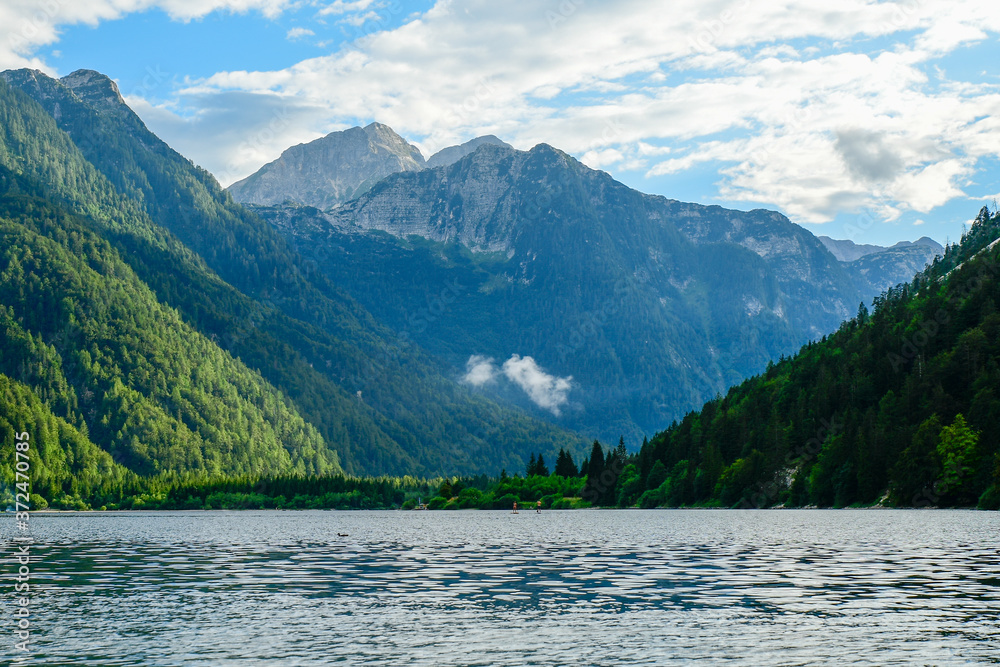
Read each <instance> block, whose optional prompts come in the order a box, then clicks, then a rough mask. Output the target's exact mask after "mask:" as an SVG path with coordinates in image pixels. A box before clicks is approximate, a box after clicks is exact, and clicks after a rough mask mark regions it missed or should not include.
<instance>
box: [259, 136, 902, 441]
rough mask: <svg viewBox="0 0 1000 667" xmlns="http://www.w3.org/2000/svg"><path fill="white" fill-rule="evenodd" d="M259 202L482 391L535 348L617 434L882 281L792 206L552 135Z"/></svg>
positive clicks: (806, 329)
mask: <svg viewBox="0 0 1000 667" xmlns="http://www.w3.org/2000/svg"><path fill="white" fill-rule="evenodd" d="M260 212H261V213H262V214H263V215H264V216H265V218H267V219H268V220H269V221H270V222H271V223H272V224H274V225H275V226H276V227H277V228H278V229H279V230H280V231H281V232H282V233H284V234H285V235H286V236H287V237H288V238H289V239H291V240H292V242H293V243H294V244H295V246H296V248H297V249H298V250H299V251H300V252H301V253H302V254H303V255H305V256H306V257H308V258H310V259H312V260H314V261H315V262H316V265H317V266H318V267H319V268H320V269H321V270H322V271H324V272H325V273H327V275H329V276H331V278H332V279H333V280H334V282H336V283H337V284H339V285H341V286H343V287H344V288H345V289H347V290H348V291H350V292H351V294H352V295H354V297H355V298H357V299H358V300H359V301H361V302H362V303H364V305H365V306H366V307H367V308H369V309H370V310H371V311H372V312H373V313H375V314H376V316H377V317H379V318H380V319H382V320H383V321H385V322H387V323H388V324H389V325H390V326H392V327H394V328H396V329H397V330H398V331H400V332H401V333H403V334H405V335H406V336H409V337H410V338H412V339H413V340H416V341H417V342H419V343H420V344H421V345H422V346H424V347H426V348H427V349H429V350H430V351H432V352H434V353H436V354H438V355H439V356H441V358H443V359H444V360H445V361H446V362H447V363H449V364H450V365H452V367H453V369H454V373H455V374H456V375H457V376H462V375H466V377H467V379H468V380H469V381H470V382H472V383H474V384H476V383H479V380H483V379H485V380H489V381H483V382H481V383H480V384H481V390H482V391H486V392H489V393H495V394H499V395H505V396H509V397H511V398H515V399H516V393H517V392H516V391H513V393H512V391H511V387H510V384H511V383H509V382H505V381H504V378H503V374H502V373H498V372H496V371H497V370H498V369H500V368H501V366H502V365H504V364H505V360H515V362H517V360H519V359H523V358H524V357H526V356H530V357H531V358H532V359H533V360H534V361H535V362H536V363H537V364H538V366H539V368H541V369H544V370H545V372H546V373H547V374H548V375H547V376H546V378H542V379H544V380H545V381H547V382H549V384H548V385H547V386H549V387H550V388H551V387H553V386H554V384H553V383H554V382H555V381H556V380H558V379H559V378H563V379H567V383H568V385H569V386H570V387H571V388H570V389H569V390H568V391H567V392H566V394H565V401H564V403H562V404H560V406H558V410H552V409H551V405H550V404H545V403H544V402H539V401H534V402H535V404H536V405H537V406H538V407H537V408H536V409H537V410H538V413H539V414H541V415H547V416H548V418H549V419H552V420H554V421H556V422H557V423H560V424H564V425H567V426H570V427H573V428H576V429H581V430H584V431H585V432H587V433H588V434H590V435H595V436H600V437H601V438H603V439H607V440H614V439H617V436H618V434H619V433H624V434H626V436H628V437H631V438H637V437H640V436H641V434H643V433H652V432H655V431H657V430H659V429H662V428H663V427H664V426H665V425H667V424H669V423H670V421H671V420H673V419H675V418H677V417H680V416H682V415H683V414H684V413H685V412H687V411H688V410H690V409H692V408H694V407H695V406H697V405H700V404H701V403H702V402H703V401H704V400H705V399H706V398H710V397H712V396H714V395H715V394H716V392H720V391H724V390H725V388H726V387H728V386H729V385H731V384H733V383H734V382H737V381H739V380H740V379H742V378H745V377H747V376H749V375H752V374H754V373H757V372H760V371H761V370H763V369H764V367H765V366H766V365H767V363H768V361H769V360H771V359H776V358H778V357H779V356H780V355H782V354H789V353H791V352H793V351H795V350H797V349H798V348H799V346H800V345H802V344H803V343H805V342H806V341H808V340H811V339H815V338H819V337H821V336H822V335H823V334H826V333H829V332H830V331H833V330H835V329H836V328H837V327H838V326H839V324H840V323H841V322H842V321H843V320H845V319H846V318H848V317H850V316H852V315H853V314H854V313H856V312H857V310H858V305H859V303H860V302H861V301H862V300H864V301H870V300H871V298H872V297H874V296H875V295H876V294H878V293H879V292H880V291H881V289H880V288H876V287H875V286H873V285H868V284H864V282H865V281H864V279H863V278H859V277H858V276H856V275H854V274H852V273H851V267H849V266H848V265H846V264H844V263H843V262H840V261H838V260H837V258H836V257H834V256H833V255H832V254H831V253H830V252H829V251H828V250H827V249H826V248H825V247H824V245H823V244H822V243H821V242H820V241H819V240H818V239H817V238H816V237H815V236H813V235H812V234H811V233H809V232H808V231H807V230H805V229H804V228H802V227H800V226H798V225H795V224H793V223H791V222H790V221H789V220H788V219H787V218H785V217H784V216H782V215H781V214H779V213H775V212H772V211H765V210H755V211H749V212H742V211H732V210H727V209H723V208H720V207H718V206H701V205H698V204H688V203H682V202H678V201H674V200H669V199H665V198H663V197H659V196H652V195H646V194H643V193H640V192H637V191H635V190H632V189H630V188H628V187H626V186H625V185H623V184H621V183H618V182H616V181H615V180H614V179H612V178H611V177H610V176H609V175H608V174H606V173H604V172H600V171H594V170H592V169H589V168H587V167H586V166H584V165H582V164H581V163H579V162H578V161H576V160H575V159H573V158H572V157H570V156H568V155H566V154H565V153H563V152H561V151H558V150H556V149H554V148H552V147H550V146H547V145H544V144H543V145H539V146H536V147H535V148H533V149H532V150H530V151H517V150H514V149H511V148H509V147H505V146H499V145H495V144H485V145H480V146H479V147H478V148H477V149H476V150H475V151H474V152H472V153H471V154H468V155H466V156H465V157H463V158H462V159H460V160H458V161H456V162H455V163H453V164H451V165H448V166H445V167H441V168H438V169H427V170H423V171H419V172H410V173H399V174H394V175H392V176H389V177H387V178H385V179H384V180H382V181H380V182H379V183H377V184H376V185H375V186H373V187H372V188H371V190H369V191H368V192H366V193H365V194H363V195H362V196H360V197H359V198H357V199H354V200H352V201H350V202H346V203H344V204H343V205H341V206H340V207H338V208H337V209H335V210H332V211H329V212H327V213H323V212H321V211H319V210H317V209H315V208H308V207H276V208H271V209H266V210H261V211H260ZM911 277H912V272H909V273H907V274H905V275H903V276H902V277H901V278H902V279H903V280H909V279H910V278H911ZM456 286H457V287H456ZM489 359H492V360H493V361H492V362H489V361H488V360H489ZM477 370H478V371H482V374H481V375H477V374H476V372H474V371H477ZM523 401H524V404H525V405H526V406H528V405H530V403H531V401H530V400H529V399H528V398H524V399H523ZM633 441H634V440H633Z"/></svg>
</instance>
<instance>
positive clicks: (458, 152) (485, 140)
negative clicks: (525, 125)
mask: <svg viewBox="0 0 1000 667" xmlns="http://www.w3.org/2000/svg"><path fill="white" fill-rule="evenodd" d="M483 144H491V145H493V146H503V147H504V148H513V147H512V146H511V145H510V144H508V143H507V142H505V141H501V140H500V139H498V138H497V137H495V136H493V135H492V134H487V135H486V136H482V137H476V138H475V139H473V140H471V141H466V142H465V143H464V144H462V145H461V146H449V147H448V148H442V149H441V150H439V151H438V152H437V153H435V154H434V155H432V156H431V157H430V158H429V159H428V160H427V168H428V169H433V168H434V167H447V166H448V165H449V164H454V163H455V162H458V161H459V160H461V159H462V158H463V157H465V156H466V155H469V154H470V153H474V152H475V150H476V149H477V148H479V147H480V146H482V145H483Z"/></svg>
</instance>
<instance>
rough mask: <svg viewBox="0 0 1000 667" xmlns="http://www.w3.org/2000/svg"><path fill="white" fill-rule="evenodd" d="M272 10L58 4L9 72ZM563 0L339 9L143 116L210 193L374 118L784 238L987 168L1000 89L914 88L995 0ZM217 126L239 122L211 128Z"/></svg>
mask: <svg viewBox="0 0 1000 667" xmlns="http://www.w3.org/2000/svg"><path fill="white" fill-rule="evenodd" d="M291 4H292V3H291V2H288V1H284V0H210V1H208V2H202V1H201V0H198V1H196V0H160V1H154V0H96V1H95V2H90V3H74V4H72V5H70V4H68V3H67V4H66V5H65V6H62V5H60V6H59V9H57V12H58V16H54V17H51V19H46V20H45V21H43V22H42V25H41V26H40V27H39V29H38V31H37V34H35V35H34V36H33V37H32V38H31V40H29V42H28V43H27V44H28V46H25V47H24V48H23V49H22V50H21V51H18V52H17V54H18V55H17V59H19V60H17V62H16V64H19V65H23V64H29V65H31V66H43V65H44V63H38V62H37V61H36V60H33V59H32V57H31V52H32V50H31V48H30V47H31V46H32V45H34V46H37V45H39V44H46V43H51V42H53V41H55V40H56V38H57V35H56V32H55V29H56V27H57V26H58V25H66V24H70V23H81V22H87V23H95V22H98V21H101V20H106V19H109V18H114V17H117V16H120V15H122V14H124V13H126V12H129V11H140V10H142V9H147V8H149V7H153V6H157V7H161V8H163V9H165V10H166V11H168V12H170V13H171V15H172V16H174V17H175V18H177V19H179V20H189V19H191V18H196V17H198V16H202V15H204V14H207V13H208V12H210V11H213V10H215V9H221V8H224V9H230V10H233V11H243V10H248V9H255V10H259V11H261V12H264V13H266V14H269V15H274V14H276V13H278V12H280V11H282V9H283V8H286V7H287V6H289V5H291ZM570 4H571V5H572V8H573V10H572V11H565V12H563V13H562V14H560V17H559V18H560V20H558V21H552V20H550V19H551V17H550V16H549V15H548V13H549V12H551V8H550V7H549V6H547V5H538V4H536V3H496V2H492V1H489V0H466V1H465V2H462V3H454V2H448V1H445V0H442V1H441V2H438V3H437V4H436V5H435V6H434V7H433V8H431V9H430V10H429V11H427V12H425V13H423V14H421V15H419V16H411V17H408V18H407V19H406V21H405V22H404V24H403V25H401V26H399V27H397V28H394V29H391V30H390V29H387V26H388V25H389V24H390V22H389V21H388V20H383V16H387V15H389V14H392V15H397V14H400V13H401V11H402V10H401V9H396V6H397V5H396V3H385V2H376V1H375V0H356V1H346V0H337V1H336V2H332V3H327V4H325V5H324V6H323V7H322V8H321V9H320V10H319V14H321V15H323V16H330V17H335V18H336V19H337V20H338V21H340V22H349V21H354V22H355V23H356V22H358V21H362V22H365V25H366V26H368V28H369V29H366V30H360V29H359V30H357V31H356V32H357V33H358V35H359V36H365V39H363V40H360V41H357V42H354V43H353V44H349V45H348V46H346V47H344V48H342V49H341V50H340V51H338V52H336V53H332V54H329V55H326V56H323V57H319V58H312V59H309V60H304V61H302V62H299V63H297V64H295V65H293V66H291V67H288V68H286V69H282V70H278V71H270V72H266V71H265V72H246V71H231V72H219V73H218V74H216V75H214V76H212V77H208V78H207V79H204V80H201V81H195V82H192V83H191V84H190V85H188V86H187V87H186V88H185V89H184V90H183V91H181V93H180V98H179V99H178V105H177V106H176V107H157V108H148V109H147V111H148V112H149V113H150V114H152V115H150V116H149V117H148V118H147V117H146V115H144V116H143V117H144V118H146V119H147V121H148V123H149V124H150V127H151V128H152V129H153V130H154V131H157V132H159V133H162V134H164V138H165V139H167V140H168V141H170V142H171V143H175V144H177V147H178V148H179V149H181V150H182V152H185V153H186V154H188V155H189V156H191V157H192V158H193V159H195V161H197V162H200V163H202V164H203V165H204V166H206V167H207V168H209V169H210V170H212V171H216V170H218V169H220V168H221V169H223V170H224V172H225V173H224V174H223V175H222V178H221V180H224V181H231V180H235V179H236V178H241V177H243V176H246V175H248V174H249V173H250V172H252V171H254V170H255V169H256V168H258V167H260V166H261V164H263V163H264V162H267V161H269V160H272V159H274V158H276V157H277V156H278V154H280V152H281V151H282V150H283V149H284V148H286V147H287V146H288V145H290V143H294V142H296V141H303V140H307V139H308V138H314V137H316V136H320V135H321V134H324V133H326V132H329V131H332V130H334V129H340V128H342V127H345V126H350V125H353V124H356V123H365V122H368V121H370V120H375V119H377V120H379V121H381V122H384V123H387V124H389V125H390V126H392V127H393V128H394V129H396V130H397V131H399V132H400V133H401V134H403V135H404V136H405V137H407V138H408V139H410V140H411V141H413V142H414V143H416V144H417V145H419V146H420V147H421V148H422V149H423V150H424V151H425V153H427V154H430V153H432V152H434V151H435V150H436V149H439V148H441V147H444V146H446V145H450V144H453V143H459V142H461V141H464V140H467V139H469V138H471V137H473V136H476V135H480V134H487V133H490V134H496V135H498V136H500V137H501V138H503V139H505V140H507V141H509V142H510V143H512V144H514V145H515V146H517V147H518V148H530V147H531V146H532V145H534V144H536V143H539V142H546V143H550V144H552V145H554V146H557V147H559V148H561V149H563V150H567V151H568V152H570V153H572V154H574V155H578V156H582V158H583V159H584V161H585V162H587V163H588V164H591V165H592V166H595V167H601V168H605V169H609V170H612V171H614V170H615V169H618V170H641V171H642V172H646V173H648V174H649V175H650V176H657V175H667V174H675V173H679V172H682V171H685V170H687V169H690V168H692V167H695V166H701V167H704V166H705V165H706V164H713V165H718V166H717V167H716V168H717V171H718V172H719V174H720V177H719V179H718V185H717V187H718V196H719V197H720V198H724V199H727V200H735V201H746V202H753V203H767V204H768V205H775V206H779V207H781V208H782V210H783V211H784V212H786V213H788V214H789V215H790V216H791V217H792V218H793V219H795V220H797V221H800V222H824V221H829V220H831V219H833V218H834V217H836V216H837V215H838V214H840V213H844V212H850V211H852V210H856V209H859V208H872V209H875V210H878V211H880V212H881V213H882V214H884V216H885V217H886V218H887V219H893V218H895V217H898V216H899V215H900V214H901V213H902V212H903V211H906V210H916V211H927V210H930V209H933V208H934V207H936V206H940V205H941V204H942V203H944V202H947V201H949V200H950V199H951V198H954V197H960V196H963V188H965V187H967V185H966V184H967V182H968V181H969V179H970V178H971V177H973V176H974V175H975V173H976V172H977V170H978V169H980V166H979V165H980V161H981V160H983V159H984V158H991V157H996V156H997V155H998V154H1000V87H997V86H996V85H994V84H992V83H990V80H989V79H986V78H985V77H984V79H983V81H986V82H985V83H984V82H982V81H979V82H977V81H957V80H950V79H948V76H947V72H946V71H945V72H940V73H939V74H935V75H933V78H931V77H929V76H928V72H932V71H933V69H932V68H933V66H934V65H937V64H938V63H936V62H935V59H937V58H940V56H942V55H946V54H949V53H952V52H954V51H955V50H956V49H958V48H960V47H962V46H966V45H970V44H974V43H976V42H979V41H982V40H984V39H996V29H997V28H996V26H1000V4H998V3H996V2H995V1H994V0H955V1H947V0H920V1H919V2H913V1H912V0H898V1H885V2H869V1H868V0H844V1H843V2H839V3H834V4H831V3H829V2H821V1H820V0H790V2H787V3H763V2H750V1H749V0H735V2H727V1H721V0H716V1H708V2H706V1H704V0H678V1H677V2H674V3H672V4H671V6H670V10H669V11H663V10H662V8H659V7H657V6H654V5H650V4H649V3H648V2H644V1H643V0H619V1H617V2H611V1H606V2H599V1H597V0H588V2H586V3H569V4H566V3H563V5H558V7H564V6H565V7H569V6H570ZM77 5H82V6H77ZM35 7H36V5H35V3H34V2H33V1H32V2H29V1H28V0H16V1H14V2H7V3H4V4H3V5H2V6H0V26H4V27H3V28H0V36H3V35H4V34H6V35H7V36H8V37H9V36H10V35H11V34H13V33H17V32H18V31H19V30H20V28H19V27H17V26H19V25H21V23H23V21H24V20H29V19H30V17H31V16H32V15H33V13H34V12H35V11H36V9H35ZM559 11H560V12H561V11H562V10H561V9H560V10H559ZM371 12H375V13H376V16H373V15H372V14H371ZM11 26H14V27H11ZM869 38H880V39H878V40H872V39H869ZM4 43H8V42H4ZM791 44H795V47H796V48H793V47H792V46H791ZM873 44H877V46H873ZM10 53H11V51H10V50H8V53H7V56H8V57H7V61H8V64H9V61H10V60H11V56H10ZM2 57H3V52H2V48H0V59H2ZM251 100H252V101H257V102H260V101H263V100H270V102H269V103H268V105H266V108H267V109H268V112H267V113H270V110H271V109H273V108H274V107H275V106H279V107H280V106H282V105H283V106H284V107H287V108H288V110H289V112H288V113H289V114H290V115H291V116H292V117H293V118H294V119H295V123H297V124H300V123H301V125H299V126H298V127H296V128H294V129H292V128H286V129H285V130H283V131H269V129H268V124H269V123H270V122H271V121H270V120H269V119H268V118H267V113H265V114H264V117H261V114H259V113H255V112H252V111H250V110H248V109H245V108H243V106H242V105H245V104H246V103H248V102H249V101H251ZM234 105H236V106H234ZM178 109H183V110H184V112H183V113H181V112H178ZM188 116H190V117H191V118H190V119H188ZM222 119H227V120H228V121H229V122H231V123H243V124H242V125H239V126H238V127H236V126H234V127H233V128H232V129H231V130H227V128H226V127H225V126H224V125H223V124H222V122H221V120H222ZM185 124H186V125H185ZM185 127H186V131H182V128H185ZM220 129H221V130H222V132H221V133H220V134H215V133H216V132H218V131H219V130H220ZM247 137H253V140H252V141H250V142H249V144H248V139H247ZM188 147H189V148H188ZM651 147H655V150H651ZM220 165H222V167H220ZM216 173H218V172H216ZM935 179H938V180H935ZM670 194H671V195H672V196H674V195H677V194H680V193H670Z"/></svg>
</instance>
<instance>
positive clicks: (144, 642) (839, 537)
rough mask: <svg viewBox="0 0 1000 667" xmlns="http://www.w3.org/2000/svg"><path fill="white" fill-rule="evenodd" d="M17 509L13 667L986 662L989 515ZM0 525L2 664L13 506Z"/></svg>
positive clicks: (996, 595)
mask: <svg viewBox="0 0 1000 667" xmlns="http://www.w3.org/2000/svg"><path fill="white" fill-rule="evenodd" d="M31 521H32V535H33V537H34V540H35V545H34V547H33V550H34V554H35V556H36V560H35V561H34V562H33V563H32V564H31V569H32V577H33V582H34V584H35V589H34V594H33V598H32V605H33V608H34V616H33V617H32V620H31V623H32V630H33V634H32V638H33V641H32V644H31V650H32V653H31V656H32V657H31V659H27V660H25V661H24V662H20V663H18V664H25V665H56V664H58V665H105V666H111V665H233V666H237V665H238V666H240V667H245V666H251V665H328V664H335V663H339V664H346V665H435V666H438V665H674V664H677V665H680V664H688V663H690V662H692V661H699V660H700V661H703V662H704V664H712V665H714V664H725V665H817V664H825V665H973V664H1000V555H998V547H1000V513H997V512H974V511H947V510H829V511H827V510H773V511H752V510H751V511H739V510H718V511H715V510H676V511H674V510H649V511H638V510H621V511H610V510H593V511H590V510H580V511H562V512H559V511H548V512H543V513H542V514H536V513H535V512H534V511H522V512H521V513H520V514H518V515H511V514H510V513H509V512H500V511H497V512H492V511H463V512H393V511H385V512H320V511H317V512H280V511H261V512H190V513H189V512H135V513H85V514H62V515H37V514H36V515H33V516H32V519H31ZM0 527H2V535H3V537H4V540H5V546H6V551H7V558H5V560H4V570H3V574H4V593H3V599H4V609H5V610H6V612H5V614H4V621H5V623H6V624H7V627H5V628H3V631H2V633H0V634H2V636H3V646H2V648H0V662H2V663H4V664H6V662H7V660H8V659H10V657H11V655H12V654H13V641H12V640H11V639H10V637H11V636H12V632H11V629H12V627H13V622H12V621H11V620H10V619H11V618H12V613H13V607H14V603H13V601H14V600H15V595H14V593H13V576H14V573H15V572H16V569H17V565H16V563H14V561H13V560H12V558H11V556H10V554H11V553H12V548H11V547H10V542H9V538H10V537H11V536H12V535H13V534H14V525H13V519H12V517H5V518H4V520H2V521H0ZM343 535H346V536H343ZM12 563H13V564H12Z"/></svg>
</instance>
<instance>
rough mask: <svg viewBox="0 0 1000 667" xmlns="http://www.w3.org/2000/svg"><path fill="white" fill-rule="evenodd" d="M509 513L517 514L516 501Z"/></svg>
mask: <svg viewBox="0 0 1000 667" xmlns="http://www.w3.org/2000/svg"><path fill="white" fill-rule="evenodd" d="M511 514H517V501H515V502H514V511H513V512H511Z"/></svg>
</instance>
